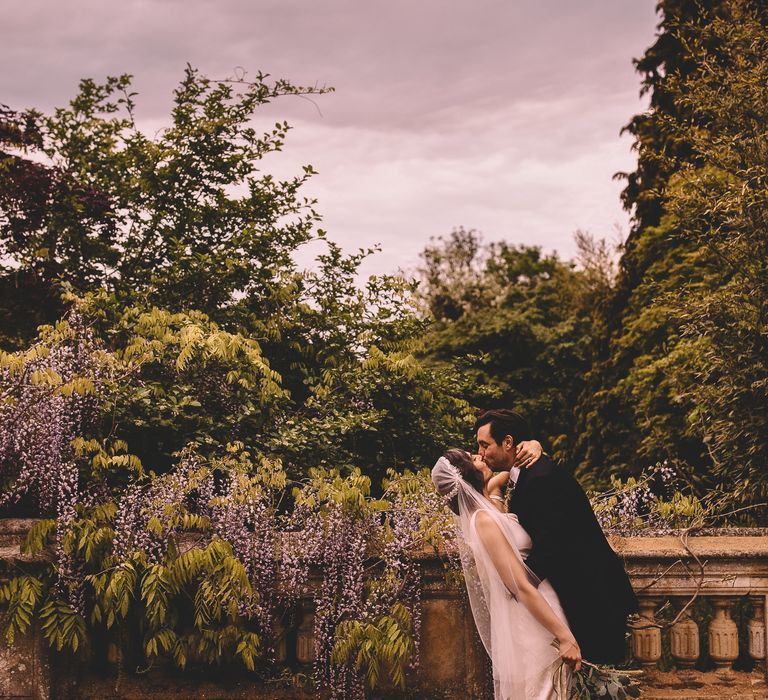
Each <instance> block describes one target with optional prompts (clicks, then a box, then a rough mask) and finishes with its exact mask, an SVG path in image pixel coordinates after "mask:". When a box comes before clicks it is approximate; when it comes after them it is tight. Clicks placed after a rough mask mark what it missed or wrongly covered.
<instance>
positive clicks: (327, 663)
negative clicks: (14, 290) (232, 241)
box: [0, 313, 452, 700]
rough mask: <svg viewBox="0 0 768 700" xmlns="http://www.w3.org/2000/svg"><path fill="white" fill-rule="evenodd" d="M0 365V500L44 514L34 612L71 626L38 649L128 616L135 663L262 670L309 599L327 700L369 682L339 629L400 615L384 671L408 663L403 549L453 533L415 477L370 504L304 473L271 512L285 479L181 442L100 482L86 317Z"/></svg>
mask: <svg viewBox="0 0 768 700" xmlns="http://www.w3.org/2000/svg"><path fill="white" fill-rule="evenodd" d="M2 359H3V363H2V366H0V391H2V392H3V398H4V401H3V402H2V403H0V425H1V426H2V427H1V428H0V478H1V479H2V481H3V484H4V486H5V488H4V491H3V495H2V496H0V507H2V506H5V507H7V506H9V505H12V504H13V503H17V502H19V501H20V500H21V499H27V501H31V502H32V503H34V504H35V508H36V509H37V512H38V513H39V514H40V515H46V516H50V517H51V518H52V519H53V521H55V524H54V526H53V529H52V530H51V538H50V539H49V540H48V541H49V542H50V543H51V544H52V545H53V550H54V551H53V554H54V561H55V567H54V568H53V569H52V571H53V572H54V573H53V579H51V580H50V581H49V583H50V584H51V585H50V587H49V588H47V589H46V590H50V591H51V594H50V595H52V596H54V598H52V599H51V600H53V601H54V602H55V601H64V602H65V603H66V605H67V606H68V607H65V608H56V607H55V606H54V607H53V608H50V609H49V610H48V613H46V614H49V615H54V616H55V615H64V616H67V615H74V616H76V618H77V620H78V621H77V622H76V624H75V625H74V626H73V627H72V629H73V630H76V631H75V632H72V633H67V634H64V633H63V632H62V630H63V629H65V628H66V629H69V627H67V626H66V625H65V624H64V622H63V620H64V618H61V619H60V620H57V619H54V620H53V622H52V623H51V626H50V629H51V630H54V632H52V633H51V636H50V637H49V641H50V642H51V644H55V645H56V646H57V648H64V647H65V646H68V647H69V648H71V649H72V650H76V649H77V648H78V646H79V645H80V644H81V643H82V641H83V636H82V635H85V633H86V632H85V628H86V625H87V624H91V625H98V624H101V625H106V627H107V629H109V628H110V626H111V625H113V624H115V620H117V619H122V618H125V617H126V616H128V615H130V614H134V613H136V614H139V615H144V616H145V619H144V621H143V623H142V625H143V627H142V629H143V630H144V632H143V635H144V636H143V639H142V645H143V647H144V650H145V653H146V654H147V657H148V658H149V657H151V656H154V655H159V654H161V653H167V654H168V655H170V656H172V657H173V658H174V659H175V661H176V662H177V663H178V664H179V665H184V664H185V663H186V657H187V652H188V650H189V649H190V648H196V649H197V652H196V654H197V656H198V658H199V659H202V660H205V661H207V662H209V663H218V662H219V661H220V660H221V658H222V655H225V654H229V656H230V658H235V657H239V658H240V659H241V660H242V661H243V663H244V664H245V665H246V666H247V667H248V668H249V669H253V668H254V661H255V658H256V657H257V656H258V657H259V658H260V659H261V660H262V663H264V664H266V665H267V666H269V664H272V665H273V666H274V665H275V664H276V644H275V642H276V639H275V634H276V631H277V630H278V628H279V627H280V625H279V624H278V623H279V621H280V618H282V617H283V616H284V615H285V612H286V611H287V610H290V609H292V608H294V609H295V607H296V606H297V605H300V606H301V607H302V608H304V607H305V604H306V600H307V599H312V601H313V606H312V607H313V610H312V612H313V614H314V647H315V664H314V674H313V676H314V677H313V683H314V686H315V687H316V688H323V689H326V690H328V691H329V693H330V697H331V698H332V700H362V699H363V698H364V697H365V696H366V683H367V681H369V680H370V679H367V678H366V674H365V669H364V668H360V667H359V665H356V664H355V663H353V662H351V661H350V660H349V659H348V658H346V657H343V655H341V656H340V655H339V654H338V653H337V652H338V649H339V645H340V644H342V643H343V642H344V641H345V634H347V633H348V632H345V630H349V629H351V628H348V627H345V625H349V624H353V625H354V624H361V625H370V626H372V627H374V628H375V627H376V625H378V624H382V622H381V621H382V620H384V621H388V622H387V624H397V625H399V626H400V627H399V632H401V633H402V634H405V635H409V638H410V637H412V641H411V642H410V644H411V645H410V646H408V645H406V648H407V650H408V654H409V657H408V658H407V659H406V660H403V659H399V660H398V661H397V663H398V664H400V666H401V667H399V668H398V670H397V673H399V674H400V675H402V672H403V668H404V667H405V665H408V664H409V665H410V667H411V668H415V667H416V665H417V663H418V637H419V631H420V619H421V618H420V596H421V589H420V572H419V564H418V556H417V554H418V551H419V549H420V548H423V547H424V546H425V544H430V543H431V544H433V545H436V544H441V545H445V544H446V543H448V544H449V545H450V543H451V541H452V534H451V525H450V523H451V520H450V518H446V514H445V508H444V504H442V503H441V502H440V501H439V499H436V496H435V494H434V492H433V489H432V488H431V486H429V479H428V475H427V476H425V475H423V474H422V475H415V474H408V475H398V474H395V473H392V474H390V477H391V480H390V483H389V485H388V487H387V490H386V491H385V494H384V498H383V499H382V500H376V499H373V498H371V495H370V480H369V479H368V478H367V477H364V476H362V474H361V473H360V472H359V471H356V470H353V471H352V472H350V473H348V474H346V475H342V474H341V473H340V472H339V471H335V470H331V471H322V470H320V471H314V470H311V471H310V474H309V476H308V478H307V480H306V481H305V482H303V483H302V484H294V486H296V487H298V488H296V489H295V490H294V493H293V498H292V501H291V505H290V507H289V508H287V509H285V508H284V509H283V511H282V513H281V514H278V511H279V509H278V508H277V505H276V504H277V502H278V500H279V499H280V497H282V496H284V495H285V493H286V492H287V491H288V489H289V484H288V482H287V477H286V475H285V473H284V472H283V471H282V469H281V467H280V466H279V463H273V464H271V466H270V464H269V463H267V462H265V461H263V460H262V461H259V460H253V459H252V458H251V456H250V454H249V453H248V450H247V449H245V448H244V447H243V446H242V445H240V444H239V443H238V444H237V445H235V446H227V448H226V452H227V454H226V455H223V456H221V457H220V458H216V457H214V458H211V456H210V455H205V456H204V455H203V454H202V453H201V452H200V451H199V449H198V448H199V446H195V445H191V446H189V447H188V448H186V449H185V450H183V451H182V452H181V453H179V454H177V455H176V461H175V464H174V465H173V466H172V467H171V468H170V469H169V470H167V471H166V472H165V473H161V474H155V473H151V472H150V473H149V474H143V473H141V472H136V473H127V474H123V475H122V476H121V477H120V481H119V486H118V487H117V488H114V486H110V485H109V483H108V481H107V480H106V479H105V476H107V477H108V476H109V474H101V473H99V472H98V469H96V468H95V466H94V464H95V462H93V460H92V459H90V460H89V457H90V458H93V455H94V454H100V455H110V454H111V455H114V454H115V450H114V449H112V448H113V447H114V444H115V443H114V441H112V442H111V443H110V442H109V440H110V438H109V437H108V436H105V435H103V434H100V433H99V430H100V428H101V427H102V426H100V419H101V418H102V417H103V415H104V407H105V404H106V402H107V399H108V398H109V396H108V394H109V389H108V387H109V385H110V384H109V381H110V379H111V375H110V372H114V359H115V358H114V357H113V356H110V355H109V353H108V352H106V351H104V350H103V349H101V348H99V347H98V346H97V344H96V343H95V342H94V340H93V339H92V337H91V334H90V333H89V330H88V327H87V325H86V324H85V322H84V321H83V320H82V319H81V318H80V317H79V316H78V315H77V314H74V313H73V314H72V315H71V317H70V318H69V320H68V322H66V323H62V324H60V325H59V326H58V327H57V328H56V329H52V330H51V331H50V332H49V334H48V335H47V336H45V337H44V338H43V339H42V340H41V341H40V343H39V344H38V345H36V346H33V347H32V348H31V349H30V350H29V351H27V352H26V353H24V354H23V356H21V355H18V354H17V355H10V354H6V355H4V356H3V358H2ZM136 381H137V382H138V381H139V380H138V378H137V379H136ZM110 445H112V447H110ZM110 450H111V451H110ZM120 451H122V452H126V451H127V447H125V446H123V447H120ZM233 455H236V457H233ZM259 459H260V460H261V458H259ZM270 470H271V471H270ZM126 479H127V481H126ZM45 537H46V536H45V535H41V538H42V539H40V542H39V546H41V547H42V546H45ZM448 549H449V551H452V550H451V547H450V546H449V548H448ZM195 553H198V554H199V555H200V556H196V557H191V555H193V554H195ZM318 577H319V579H318ZM190 596H191V598H192V599H193V600H194V603H195V610H196V612H195V620H194V623H193V624H192V621H191V620H184V619H183V618H182V617H179V616H178V614H176V613H175V614H174V615H171V610H172V609H173V606H174V605H176V602H175V601H176V600H178V601H181V604H183V601H184V600H185V599H187V600H189V599H190ZM132 611H133V612H132ZM403 611H406V612H403ZM305 612H306V611H305ZM171 619H172V620H173V623H171V622H169V620H171ZM87 620H90V623H88V622H87ZM286 624H291V623H290V622H288V623H286ZM16 626H17V629H19V630H22V629H23V628H24V625H23V624H18V622H17V625H16ZM360 629H362V628H357V630H358V632H359V630H360ZM190 645H192V646H190ZM195 645H196V647H195ZM385 663H391V661H390V662H385Z"/></svg>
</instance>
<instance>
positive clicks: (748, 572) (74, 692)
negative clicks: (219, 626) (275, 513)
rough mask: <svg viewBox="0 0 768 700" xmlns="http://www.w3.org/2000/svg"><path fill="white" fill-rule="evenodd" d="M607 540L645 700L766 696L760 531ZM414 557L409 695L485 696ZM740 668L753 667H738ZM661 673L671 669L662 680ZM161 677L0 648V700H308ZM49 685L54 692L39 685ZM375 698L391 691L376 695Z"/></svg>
mask: <svg viewBox="0 0 768 700" xmlns="http://www.w3.org/2000/svg"><path fill="white" fill-rule="evenodd" d="M27 526H28V523H27V524H25V523H20V522H19V521H5V522H3V521H0V578H1V577H3V576H7V575H9V573H10V572H11V571H12V570H13V568H14V565H16V564H19V563H22V562H23V561H24V558H23V557H22V556H21V555H20V553H19V543H20V541H21V538H22V536H23V531H24V530H25V529H26V527H27ZM611 544H612V545H613V546H614V548H615V549H616V551H617V552H618V553H619V554H620V555H621V556H622V557H623V558H624V561H625V564H626V567H627V570H628V572H629V573H630V577H631V579H632V583H633V586H634V587H635V590H636V591H637V592H638V596H639V600H640V615H639V616H638V619H637V621H636V622H635V623H634V625H633V627H632V630H631V634H630V640H629V642H630V643H629V645H628V651H629V652H630V653H631V656H632V658H633V659H634V662H633V663H634V664H636V665H637V666H639V667H640V668H642V669H645V670H646V671H647V675H646V680H647V683H646V688H645V689H644V691H643V692H644V697H645V698H666V697H702V698H703V697H707V698H713V697H731V698H737V697H738V698H743V699H746V698H749V699H750V700H752V698H755V699H756V698H768V693H766V691H765V685H764V684H763V685H760V684H759V682H758V681H757V680H756V679H759V678H761V677H762V674H764V673H765V672H766V648H767V646H768V645H767V644H766V618H767V616H766V605H767V604H768V531H760V532H757V531H750V532H742V533H740V534H722V533H721V534H719V535H714V534H711V533H710V534H707V535H703V536H691V537H690V538H689V539H688V540H687V543H685V542H684V541H683V540H681V539H680V538H679V537H674V536H664V537H629V538H613V539H612V540H611ZM26 563H27V564H29V562H26ZM421 565H422V572H423V573H422V576H423V596H422V633H421V653H420V665H419V667H418V669H416V670H415V671H414V672H413V673H412V675H411V677H410V679H409V685H410V688H411V694H410V695H409V697H410V698H425V699H426V698H430V699H431V698H441V699H442V700H459V699H461V700H465V699H466V698H477V699H478V700H480V699H483V698H490V697H492V695H491V694H489V688H488V685H487V678H488V663H487V658H486V656H485V652H484V650H483V648H482V646H481V645H480V643H479V640H478V638H477V635H476V633H475V630H474V624H473V620H472V615H471V613H470V611H469V609H468V605H467V603H466V600H465V594H464V591H463V589H462V587H461V586H457V585H455V584H454V583H451V582H449V581H447V580H446V576H445V570H444V567H443V563H442V560H441V559H440V558H439V557H437V556H434V555H430V554H425V555H424V556H423V557H422V558H421ZM736 613H738V614H736ZM294 617H295V619H294V620H293V622H292V623H291V624H290V625H289V626H288V627H287V628H285V629H283V630H282V631H283V635H282V638H281V643H280V646H279V649H278V653H279V656H280V658H281V660H284V661H285V663H286V664H287V665H289V666H291V667H292V668H293V669H294V670H295V671H297V672H302V671H303V672H309V671H310V669H311V664H312V661H313V658H312V657H313V604H312V601H311V600H307V601H305V605H304V606H303V614H300V615H297V616H294ZM737 622H738V624H737ZM106 655H108V654H106V653H105V656H106ZM734 664H735V668H734ZM107 666H109V665H107ZM750 666H754V668H755V669H756V670H753V671H751V672H747V670H748V669H749V667H750ZM659 667H661V668H662V670H661V671H659V670H658V669H659ZM664 669H672V670H671V673H670V672H668V673H667V674H666V676H665V674H664ZM708 669H709V670H708ZM739 669H747V670H739ZM758 671H759V672H758ZM168 674H169V671H168V670H167V669H164V668H163V667H162V666H160V665H158V668H157V669H153V670H152V671H151V672H149V673H144V674H141V675H135V674H133V673H128V674H126V677H125V678H124V679H123V680H122V685H121V689H120V692H119V693H117V692H115V679H114V677H109V674H108V673H107V676H106V677H105V676H104V674H103V673H102V674H101V675H99V674H98V673H96V672H92V670H91V669H89V668H87V667H85V666H84V665H83V664H81V665H80V667H78V666H77V664H72V663H61V661H60V660H58V661H57V655H50V653H49V652H48V650H47V647H46V646H45V644H44V643H43V642H42V640H41V639H40V635H39V634H33V635H32V636H31V637H30V638H29V639H26V640H23V641H22V642H21V643H19V644H18V645H17V646H15V647H12V648H10V649H9V648H6V647H4V646H3V645H0V700H6V699H9V698H11V697H13V698H16V699H17V700H18V699H20V698H24V699H26V700H32V699H33V698H34V699H35V700H49V698H51V697H52V696H55V697H57V698H60V699H63V698H72V699H73V700H74V699H75V698H77V699H78V700H83V699H84V698H97V697H110V698H118V697H119V698H134V697H135V698H139V697H141V698H158V699H159V698H161V697H162V698H164V699H166V698H173V697H176V698H181V697H202V696H203V695H205V696H206V697H212V696H215V697H217V698H222V699H224V698H232V699H234V698H246V697H248V698H261V699H264V700H267V699H272V698H275V699H277V698H285V699H287V698H302V697H314V696H311V695H308V694H305V693H303V692H302V691H300V690H296V689H282V690H276V689H274V688H260V687H256V686H254V684H253V682H252V681H250V680H249V679H248V678H247V676H244V678H243V679H242V681H238V680H231V679H230V681H228V683H227V684H226V687H223V686H222V685H221V684H220V683H219V684H218V685H217V683H218V682H214V681H210V680H205V681H202V680H200V679H199V678H198V679H185V678H183V677H179V676H178V675H177V676H174V680H173V688H174V690H173V692H171V691H169V682H168V678H169V676H168ZM697 674H698V675H697ZM73 676H76V677H77V678H76V681H74V680H73ZM694 676H696V677H695V678H694ZM660 677H668V678H669V679H671V680H670V681H669V682H670V684H672V685H670V687H674V690H671V691H669V692H667V691H666V690H665V689H664V688H665V686H664V684H663V683H662V682H661V681H659V678H660ZM686 679H688V680H686ZM691 679H693V680H691ZM756 683H757V685H756ZM694 686H695V687H704V686H706V691H707V692H706V693H705V694H703V695H702V694H701V693H699V694H695V693H692V692H688V691H687V690H685V689H686V688H689V687H691V688H692V687H694ZM51 688H54V689H55V690H56V692H55V693H51ZM745 689H746V690H745ZM702 692H703V691H702ZM376 697H377V698H378V697H381V698H384V697H386V698H390V697H391V698H396V697H400V696H399V695H398V694H397V693H393V692H389V691H382V693H380V694H377V695H376Z"/></svg>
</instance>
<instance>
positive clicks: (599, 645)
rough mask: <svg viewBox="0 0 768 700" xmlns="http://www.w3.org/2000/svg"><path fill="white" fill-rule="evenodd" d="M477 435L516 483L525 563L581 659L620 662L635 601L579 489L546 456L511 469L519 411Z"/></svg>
mask: <svg viewBox="0 0 768 700" xmlns="http://www.w3.org/2000/svg"><path fill="white" fill-rule="evenodd" d="M475 430H476V431H477V444H478V447H479V448H480V455H481V456H482V457H483V459H484V460H485V463H486V464H487V465H488V466H489V467H490V468H491V469H492V470H493V471H505V470H510V471H511V472H512V475H511V477H510V488H512V481H513V480H515V478H516V482H517V483H516V484H515V485H514V491H513V492H512V495H511V498H510V501H509V510H510V512H512V513H516V514H517V517H518V519H519V521H520V524H521V525H522V526H523V527H524V528H525V529H526V530H527V532H528V534H529V535H530V537H531V540H532V541H533V550H532V551H531V554H530V555H529V557H528V560H527V561H526V563H527V564H528V566H529V567H530V568H531V569H533V571H534V573H535V574H536V575H537V576H538V577H539V579H541V580H542V581H543V580H544V579H549V582H550V583H551V584H552V587H553V588H554V589H555V592H556V593H557V595H558V597H559V598H560V603H561V604H562V606H563V610H564V611H565V615H566V617H567V618H568V623H569V625H570V627H571V631H572V632H573V635H574V636H575V637H576V641H577V642H578V643H579V646H580V647H581V651H582V654H583V655H584V658H585V659H586V660H587V661H591V662H592V663H606V664H616V663H621V662H622V661H624V657H625V649H626V647H625V642H624V635H625V631H626V619H627V615H628V614H629V613H630V612H633V611H635V610H636V609H637V599H636V598H635V594H634V592H633V591H632V586H631V585H630V583H629V578H628V577H627V574H626V572H625V571H624V566H623V565H622V563H621V560H620V559H619V558H618V556H616V553H615V552H614V551H613V550H612V549H611V546H610V545H609V544H608V542H607V540H606V539H605V535H603V531H602V529H601V528H600V525H599V523H598V522H597V518H595V514H594V512H593V511H592V506H591V505H590V503H589V500H588V499H587V497H586V495H585V494H584V491H582V489H581V486H579V484H578V482H577V481H576V479H574V478H573V476H571V475H570V474H569V473H568V471H566V469H564V468H563V467H560V466H558V465H556V464H555V463H554V462H553V461H552V460H551V459H549V457H547V456H546V455H542V456H541V457H540V458H539V459H538V460H537V461H536V462H535V463H534V464H533V465H532V466H531V467H530V468H528V469H523V470H522V471H520V470H515V469H513V464H514V462H515V448H516V445H517V444H518V443H520V442H521V441H522V440H528V439H530V435H529V434H528V426H527V424H526V422H525V420H524V419H523V418H522V416H520V415H519V414H517V413H515V412H514V411H510V410H508V409H497V410H490V411H485V412H483V413H481V414H480V416H479V417H478V419H477V421H476V422H475ZM516 472H517V473H519V476H517V477H516Z"/></svg>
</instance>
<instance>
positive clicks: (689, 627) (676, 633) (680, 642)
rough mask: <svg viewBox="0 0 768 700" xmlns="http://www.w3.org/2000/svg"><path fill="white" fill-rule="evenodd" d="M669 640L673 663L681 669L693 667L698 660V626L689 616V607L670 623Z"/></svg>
mask: <svg viewBox="0 0 768 700" xmlns="http://www.w3.org/2000/svg"><path fill="white" fill-rule="evenodd" d="M686 602H687V601H686ZM669 642H670V651H671V653H672V658H673V659H674V660H675V665H676V666H677V667H678V668H681V669H691V668H693V666H694V664H695V663H696V662H697V661H698V660H699V653H700V649H699V626H698V625H697V624H696V621H695V620H694V619H693V618H692V617H691V611H690V609H689V610H686V611H685V612H684V613H683V614H682V615H681V616H680V619H679V620H678V621H677V622H676V623H675V624H674V625H672V629H671V630H670V632H669Z"/></svg>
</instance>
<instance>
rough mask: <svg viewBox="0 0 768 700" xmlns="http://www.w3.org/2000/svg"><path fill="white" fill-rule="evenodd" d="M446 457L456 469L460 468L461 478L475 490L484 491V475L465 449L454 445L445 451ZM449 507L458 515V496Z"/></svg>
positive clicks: (449, 503)
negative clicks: (476, 467)
mask: <svg viewBox="0 0 768 700" xmlns="http://www.w3.org/2000/svg"><path fill="white" fill-rule="evenodd" d="M443 457H445V458H446V459H447V460H448V461H449V462H450V463H451V464H452V465H453V466H454V467H456V469H458V470H459V473H460V474H461V478H462V479H464V481H466V482H467V483H468V484H469V485H470V486H471V487H472V488H473V489H475V491H477V492H478V493H482V492H483V487H484V486H485V481H484V479H483V475H482V474H481V473H480V472H479V471H478V470H477V469H475V465H474V464H473V462H472V458H471V457H470V456H469V455H468V454H467V453H466V451H464V450H460V449H459V448H458V447H454V448H452V449H450V450H446V451H445V452H443ZM448 507H449V508H450V509H451V510H452V511H453V512H454V513H456V514H457V515H458V513H459V499H458V496H454V497H453V498H452V499H451V500H450V501H449V502H448Z"/></svg>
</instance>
